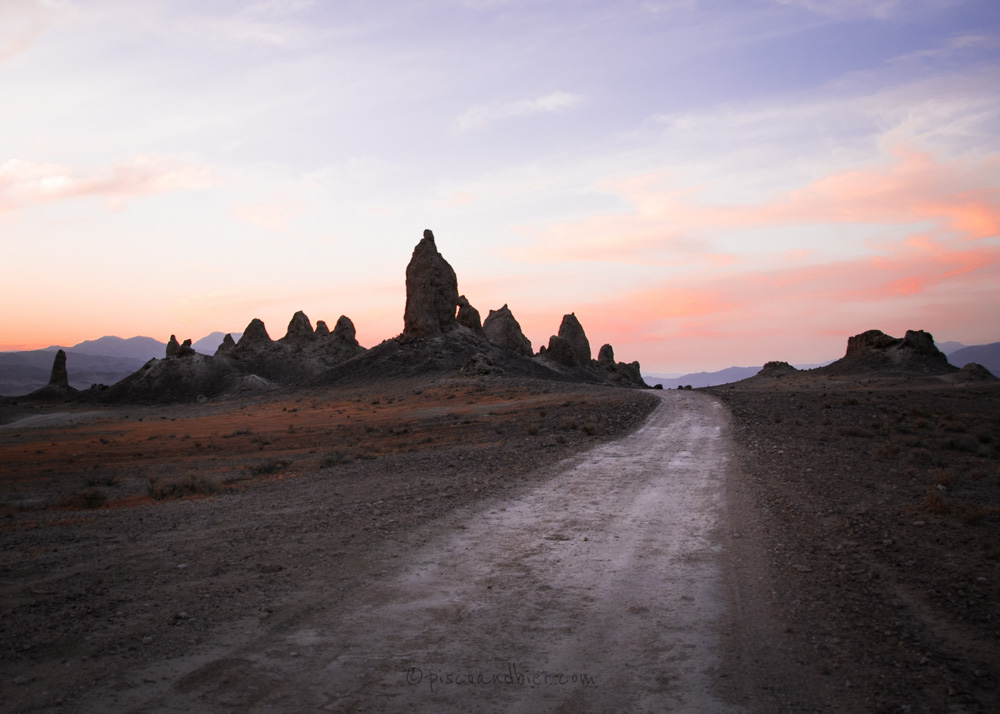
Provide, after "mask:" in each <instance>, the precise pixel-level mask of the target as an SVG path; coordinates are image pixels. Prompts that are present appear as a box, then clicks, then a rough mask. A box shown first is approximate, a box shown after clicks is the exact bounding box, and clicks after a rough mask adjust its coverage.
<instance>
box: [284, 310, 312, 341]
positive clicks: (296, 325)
mask: <svg viewBox="0 0 1000 714" xmlns="http://www.w3.org/2000/svg"><path fill="white" fill-rule="evenodd" d="M315 336H316V335H315V333H314V332H313V326H312V323H311V322H310V321H309V318H308V317H306V314H305V313H304V312H302V311H301V310H299V311H298V312H296V313H295V314H294V315H292V319H291V321H289V323H288V330H287V331H286V332H285V336H284V337H283V338H282V339H284V340H285V342H291V343H293V344H302V343H304V342H309V341H311V340H312V339H313V338H314V337H315Z"/></svg>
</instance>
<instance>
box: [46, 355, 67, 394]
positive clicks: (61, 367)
mask: <svg viewBox="0 0 1000 714" xmlns="http://www.w3.org/2000/svg"><path fill="white" fill-rule="evenodd" d="M49 386H50V387H57V388H59V389H66V390H69V389H70V386H69V373H68V372H67V371H66V353H65V352H64V351H63V350H59V351H58V352H56V357H55V359H54V360H52V375H51V376H50V377H49Z"/></svg>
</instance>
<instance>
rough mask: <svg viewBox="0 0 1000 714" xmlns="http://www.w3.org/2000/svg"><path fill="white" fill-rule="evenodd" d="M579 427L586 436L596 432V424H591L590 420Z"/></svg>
mask: <svg viewBox="0 0 1000 714" xmlns="http://www.w3.org/2000/svg"><path fill="white" fill-rule="evenodd" d="M580 429H581V430H582V431H583V433H584V434H586V435H587V436H593V435H594V434H596V433H597V426H596V425H594V424H592V423H591V422H587V423H586V424H584V425H583V426H582V427H580Z"/></svg>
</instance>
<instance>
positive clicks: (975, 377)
mask: <svg viewBox="0 0 1000 714" xmlns="http://www.w3.org/2000/svg"><path fill="white" fill-rule="evenodd" d="M955 380H956V381H958V382H995V381H997V378H996V377H995V376H993V373H992V372H990V371H989V370H988V369H986V368H985V367H983V366H982V365H981V364H976V363H975V362H969V363H968V364H966V365H965V366H964V367H962V369H961V370H960V371H959V373H958V374H956V375H955Z"/></svg>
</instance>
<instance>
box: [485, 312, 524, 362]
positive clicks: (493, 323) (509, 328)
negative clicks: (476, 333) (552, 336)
mask: <svg viewBox="0 0 1000 714" xmlns="http://www.w3.org/2000/svg"><path fill="white" fill-rule="evenodd" d="M483 333H484V334H485V335H486V339H487V340H489V341H490V342H491V343H493V344H494V345H496V346H497V347H502V348H504V349H505V350H510V351H511V352H516V353H517V354H520V355H524V356H525V357H531V356H532V355H533V354H534V352H532V351H531V341H530V340H529V339H528V338H527V337H525V336H524V333H523V332H521V325H519V324H518V322H517V320H515V319H514V315H513V314H512V313H511V311H510V309H509V308H508V307H507V306H506V305H504V306H503V307H502V308H500V309H499V310H490V314H489V315H488V316H487V317H486V321H485V322H484V323H483Z"/></svg>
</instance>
